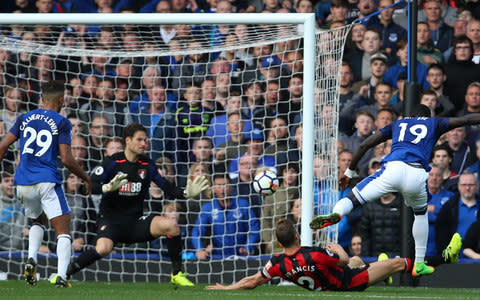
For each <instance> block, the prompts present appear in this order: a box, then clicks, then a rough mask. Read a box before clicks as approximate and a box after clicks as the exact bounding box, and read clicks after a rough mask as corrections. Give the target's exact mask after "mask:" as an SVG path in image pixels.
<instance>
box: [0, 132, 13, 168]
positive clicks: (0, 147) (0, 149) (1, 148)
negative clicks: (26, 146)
mask: <svg viewBox="0 0 480 300" xmlns="http://www.w3.org/2000/svg"><path fill="white" fill-rule="evenodd" d="M16 140H17V137H16V136H15V135H14V134H13V133H11V132H9V133H7V135H6V136H5V137H4V138H3V140H2V142H1V143H0V161H1V160H3V156H5V153H7V150H8V147H10V145H11V144H13V143H14V142H15V141H16Z"/></svg>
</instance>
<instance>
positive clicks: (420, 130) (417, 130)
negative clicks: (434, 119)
mask: <svg viewBox="0 0 480 300" xmlns="http://www.w3.org/2000/svg"><path fill="white" fill-rule="evenodd" d="M398 126H400V134H399V136H398V141H399V142H403V141H404V140H405V132H406V131H407V127H408V123H400V124H398ZM408 131H409V132H410V134H412V135H414V136H415V139H414V140H413V141H411V143H413V144H418V143H419V142H420V141H421V140H422V139H423V138H424V137H426V136H427V133H428V129H427V126H425V125H424V124H415V125H413V126H412V127H410V128H409V130H408Z"/></svg>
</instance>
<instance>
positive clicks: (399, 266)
mask: <svg viewBox="0 0 480 300" xmlns="http://www.w3.org/2000/svg"><path fill="white" fill-rule="evenodd" d="M412 265H413V263H412V260H411V259H410V258H401V257H397V258H392V259H387V260H382V261H377V262H373V263H371V264H370V266H369V267H368V277H369V281H368V285H369V286H371V285H374V284H376V283H378V282H381V281H384V280H385V279H387V278H388V277H389V276H392V275H393V274H395V273H399V272H406V273H409V272H411V271H412Z"/></svg>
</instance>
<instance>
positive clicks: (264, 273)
mask: <svg viewBox="0 0 480 300" xmlns="http://www.w3.org/2000/svg"><path fill="white" fill-rule="evenodd" d="M262 274H263V276H264V277H266V278H268V279H272V276H270V274H268V271H267V270H265V268H263V269H262Z"/></svg>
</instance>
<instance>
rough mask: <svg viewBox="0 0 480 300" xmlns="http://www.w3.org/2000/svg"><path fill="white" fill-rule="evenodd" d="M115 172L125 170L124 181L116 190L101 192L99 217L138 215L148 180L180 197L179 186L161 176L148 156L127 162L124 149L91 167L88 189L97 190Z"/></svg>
mask: <svg viewBox="0 0 480 300" xmlns="http://www.w3.org/2000/svg"><path fill="white" fill-rule="evenodd" d="M117 174H127V175H128V176H127V180H128V182H127V183H126V184H124V185H123V186H121V187H120V188H119V189H118V190H117V191H114V192H110V193H105V194H103V195H102V202H101V203H100V216H101V217H106V218H115V219H120V218H139V217H140V216H142V215H143V202H144V201H145V199H146V198H147V197H148V193H149V188H150V183H151V182H152V181H153V182H155V183H156V184H157V185H158V186H159V187H160V188H161V189H162V190H163V191H164V192H165V194H167V195H169V196H171V197H172V198H176V199H184V196H183V189H181V188H178V187H176V186H175V185H174V184H173V183H170V182H169V181H168V180H166V179H165V178H163V177H162V176H161V175H160V174H159V173H158V171H157V168H156V167H155V165H154V163H153V162H152V161H151V160H150V159H149V158H148V157H146V156H140V157H139V158H138V160H137V161H136V162H129V161H128V160H127V158H126V157H125V153H124V152H120V153H116V154H114V155H112V156H111V157H107V158H105V160H104V161H103V164H102V165H100V166H97V167H96V168H94V169H93V172H92V176H91V178H92V192H93V193H97V194H98V193H101V187H102V185H103V184H105V183H108V182H110V180H112V178H113V177H115V175H117Z"/></svg>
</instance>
